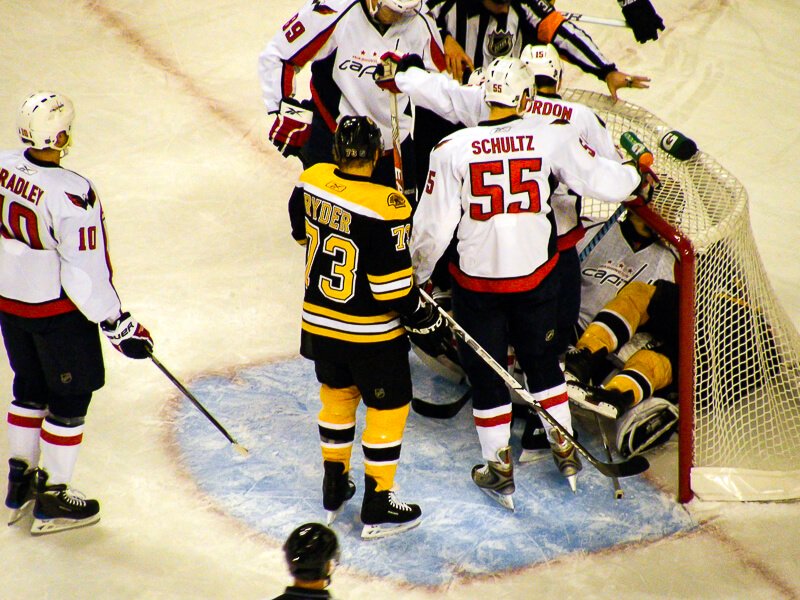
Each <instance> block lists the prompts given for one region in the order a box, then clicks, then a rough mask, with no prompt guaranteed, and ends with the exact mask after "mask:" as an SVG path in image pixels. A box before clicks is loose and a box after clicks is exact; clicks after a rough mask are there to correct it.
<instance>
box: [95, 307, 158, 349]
mask: <svg viewBox="0 0 800 600" xmlns="http://www.w3.org/2000/svg"><path fill="white" fill-rule="evenodd" d="M100 329H102V330H103V333H104V334H106V337H107V338H108V339H109V340H111V343H112V344H114V348H116V349H117V350H119V351H120V352H122V353H123V354H124V355H125V356H127V357H128V358H147V357H148V356H150V352H152V350H153V338H151V337H150V332H149V331H147V329H145V328H144V327H142V326H141V325H140V324H139V322H138V321H137V320H136V319H134V318H133V317H132V316H131V313H129V312H124V313H122V314H121V315H120V316H119V317H118V318H117V320H116V321H111V322H109V321H103V322H102V323H100Z"/></svg>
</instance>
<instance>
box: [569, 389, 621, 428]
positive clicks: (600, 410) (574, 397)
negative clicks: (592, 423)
mask: <svg viewBox="0 0 800 600" xmlns="http://www.w3.org/2000/svg"><path fill="white" fill-rule="evenodd" d="M567 396H568V397H569V401H570V402H572V403H573V404H575V405H577V406H579V407H580V408H582V409H583V410H588V411H589V412H593V413H596V414H598V415H600V416H601V417H605V418H606V419H612V420H613V419H616V418H617V415H618V411H617V408H616V407H615V406H611V405H610V404H608V403H607V402H597V403H595V402H591V401H589V400H587V398H586V396H587V394H586V390H584V389H582V388H580V387H578V386H577V385H573V384H569V383H568V384H567Z"/></svg>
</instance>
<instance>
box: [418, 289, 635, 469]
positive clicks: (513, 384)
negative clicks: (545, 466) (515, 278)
mask: <svg viewBox="0 0 800 600" xmlns="http://www.w3.org/2000/svg"><path fill="white" fill-rule="evenodd" d="M420 294H422V297H423V298H425V301H426V302H429V303H430V304H431V305H432V306H435V307H436V309H437V310H438V311H439V314H440V315H442V317H443V318H444V319H445V320H446V321H447V322H448V323H449V324H450V328H451V329H452V330H453V333H454V334H455V335H456V336H458V337H459V338H460V339H461V340H463V341H464V343H465V344H467V346H469V347H470V348H472V350H474V351H475V353H476V354H477V355H478V356H479V357H480V358H481V359H482V360H483V361H484V362H485V363H486V365H487V366H488V367H489V368H491V369H492V371H494V372H495V373H497V374H498V375H499V376H500V377H501V378H502V379H503V381H504V382H505V383H506V385H508V386H509V387H510V388H511V389H512V390H513V391H514V392H515V393H516V394H517V395H518V396H519V397H520V398H522V400H524V401H525V402H527V403H528V404H530V405H531V407H532V408H533V409H534V410H535V411H536V412H537V414H538V415H539V416H540V417H541V418H542V419H544V420H545V421H547V422H548V423H549V424H550V425H551V426H552V427H554V428H555V429H557V430H558V431H559V433H560V434H561V435H562V436H563V437H564V438H566V439H567V440H569V441H570V442H572V444H574V445H575V449H576V450H577V451H578V452H579V453H580V454H581V455H582V456H583V457H584V458H586V460H587V461H589V462H590V463H591V464H592V466H594V467H595V468H596V469H597V470H598V471H600V472H601V473H602V474H603V475H605V476H606V477H615V476H616V477H630V476H631V475H638V474H639V473H642V472H644V471H646V470H647V469H648V468H649V467H650V463H648V462H647V459H646V458H644V457H643V456H635V457H632V458H631V459H629V460H624V461H622V462H618V463H605V462H603V461H601V460H599V459H598V458H596V457H595V456H594V455H593V454H592V453H591V452H589V451H588V450H587V449H586V448H585V447H584V446H583V445H582V444H581V443H580V442H578V441H577V440H576V439H575V438H574V437H572V435H571V434H570V433H569V431H567V430H566V429H565V428H564V426H563V425H561V423H559V422H558V421H556V419H554V418H553V417H552V416H551V415H550V413H549V412H547V410H545V409H544V408H542V405H541V404H539V401H538V400H536V398H534V397H533V396H532V395H531V393H530V392H528V390H526V389H525V388H523V387H522V386H521V385H520V383H519V382H518V381H517V380H516V379H515V378H514V376H513V375H511V374H510V373H509V372H508V371H507V370H505V369H504V368H503V367H502V366H500V364H499V363H498V362H497V361H496V360H495V359H494V358H492V355H491V354H489V353H488V352H487V351H486V350H484V348H483V346H481V345H480V344H479V343H478V342H477V341H475V340H474V339H473V338H472V336H471V335H469V334H468V333H467V332H466V331H465V330H464V328H463V327H461V325H459V324H458V322H457V321H456V320H455V319H454V318H453V317H451V316H450V314H449V313H448V312H447V311H446V310H444V309H443V308H442V307H441V306H439V305H438V304H437V303H436V302H435V301H434V299H433V298H431V297H430V295H429V294H428V293H427V292H426V291H425V290H422V289H421V290H420Z"/></svg>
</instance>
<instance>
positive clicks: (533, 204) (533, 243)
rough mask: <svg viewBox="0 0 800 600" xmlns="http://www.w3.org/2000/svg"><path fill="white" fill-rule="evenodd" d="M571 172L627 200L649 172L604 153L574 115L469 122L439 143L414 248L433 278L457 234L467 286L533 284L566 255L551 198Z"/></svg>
mask: <svg viewBox="0 0 800 600" xmlns="http://www.w3.org/2000/svg"><path fill="white" fill-rule="evenodd" d="M556 180H557V181H562V182H563V183H565V184H566V185H568V186H569V187H570V188H572V189H574V190H575V191H576V192H578V193H579V194H582V195H583V194H591V195H592V197H594V198H597V199H599V200H604V201H607V202H622V201H623V200H625V199H627V198H628V197H629V196H630V194H631V193H632V192H633V191H634V190H635V189H636V187H637V186H638V185H639V182H640V176H639V173H638V171H637V170H636V168H635V167H634V166H632V165H623V164H620V163H619V162H616V161H612V160H609V159H606V158H603V157H601V156H598V155H597V153H596V152H595V151H594V150H592V149H591V148H590V147H588V146H587V145H586V143H585V142H584V141H583V140H581V139H580V137H579V136H578V134H577V132H576V130H575V129H574V128H573V127H571V126H570V125H569V124H566V123H563V124H545V123H533V122H532V121H531V120H530V119H523V118H519V117H513V118H509V119H503V120H501V121H494V122H492V123H486V124H481V125H479V126H478V127H471V128H467V129H462V130H460V131H457V132H455V133H453V134H452V135H450V136H448V137H446V138H445V139H444V140H442V141H441V142H440V143H439V144H438V145H437V147H436V148H435V149H434V151H433V152H432V153H431V161H430V171H429V174H428V180H427V182H426V185H425V190H424V193H423V195H422V198H421V199H420V203H419V206H418V207H417V210H416V212H415V214H414V220H413V230H412V238H411V252H412V259H413V262H414V267H415V271H416V272H415V275H416V277H417V281H419V282H423V281H426V280H427V279H428V278H429V277H430V275H431V273H432V271H433V268H434V265H435V264H436V262H437V261H438V260H439V258H440V257H441V256H442V254H443V253H444V251H445V249H446V248H447V246H448V245H449V244H450V241H451V239H452V238H453V236H454V235H455V237H456V249H457V253H458V264H457V265H455V268H451V274H452V275H453V277H454V278H455V280H456V281H457V282H458V283H459V285H461V286H462V287H464V288H467V289H471V290H475V291H485V292H500V293H503V292H516V291H525V290H530V289H533V288H534V287H536V286H537V285H538V283H539V282H540V281H541V280H542V279H543V278H544V277H545V276H546V275H547V273H549V271H550V270H551V269H552V268H553V267H554V266H555V264H556V262H557V260H558V257H557V249H556V238H555V223H554V219H553V215H552V209H551V206H550V203H549V198H550V194H551V191H552V187H551V186H552V185H553V184H554V183H555V181H556Z"/></svg>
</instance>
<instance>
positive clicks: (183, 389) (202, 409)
mask: <svg viewBox="0 0 800 600" xmlns="http://www.w3.org/2000/svg"><path fill="white" fill-rule="evenodd" d="M148 354H150V360H152V361H153V364H154V365H155V366H157V367H158V368H159V369H160V370H161V372H162V373H164V375H166V376H167V379H169V380H170V381H171V382H172V383H173V384H175V387H177V388H178V389H179V390H180V391H181V392H182V393H183V395H184V396H186V397H187V398H188V399H189V401H190V402H191V403H192V404H194V405H195V407H196V408H197V410H199V411H200V412H201V413H203V416H205V418H206V419H208V420H209V421H211V423H212V424H213V425H214V427H216V428H217V429H219V431H220V433H222V435H224V436H225V437H226V438H227V439H228V441H229V442H230V443H231V444H233V448H234V450H236V451H237V452H238V453H239V454H241V455H242V456H247V455H248V454H250V452H249V451H248V450H247V448H245V447H244V446H242V445H241V444H240V443H239V442H237V441H236V440H235V439H234V438H233V436H231V434H230V433H228V432H227V431H226V430H225V428H224V427H223V426H222V425H220V424H219V422H218V421H217V420H216V419H215V418H214V417H213V416H212V415H211V413H210V412H208V411H207V410H206V409H205V407H204V406H203V405H202V404H200V402H199V401H198V400H197V398H195V397H194V395H193V394H192V393H191V392H190V391H189V390H187V389H186V387H185V386H184V385H183V384H182V383H181V382H180V381H178V380H177V379H176V378H175V376H174V375H173V374H172V373H170V372H169V371H168V370H167V368H166V367H165V366H164V365H162V364H161V362H160V361H159V360H158V359H157V358H156V357H155V355H154V354H153V353H152V352H148Z"/></svg>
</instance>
